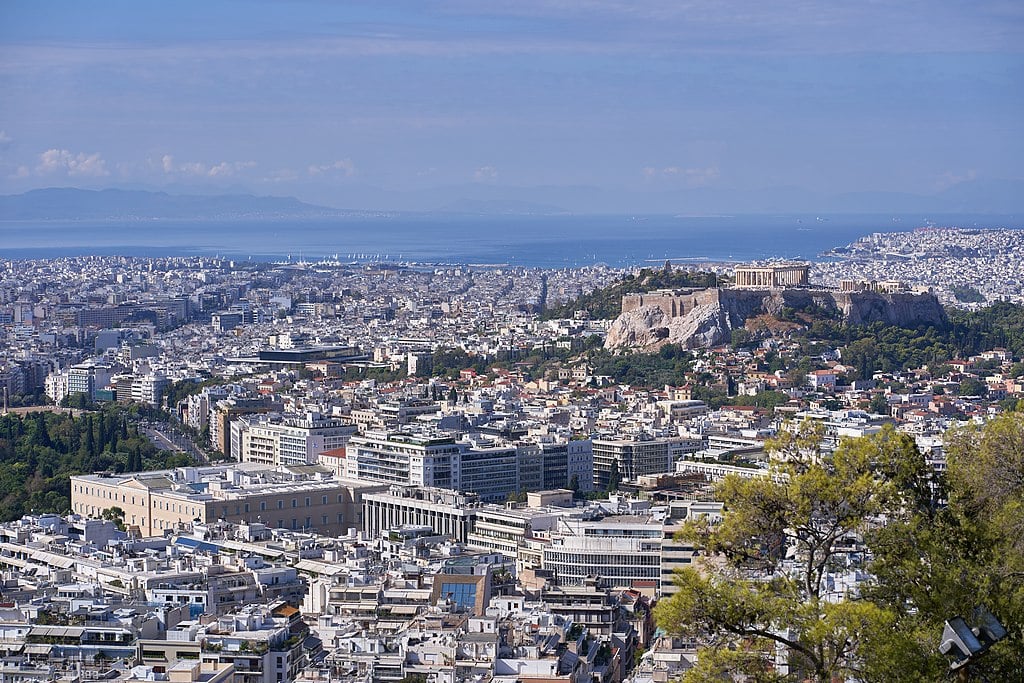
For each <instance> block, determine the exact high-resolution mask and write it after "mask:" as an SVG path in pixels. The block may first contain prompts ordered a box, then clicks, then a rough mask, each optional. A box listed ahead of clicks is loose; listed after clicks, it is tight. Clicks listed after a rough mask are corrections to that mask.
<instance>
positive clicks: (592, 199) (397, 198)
mask: <svg viewBox="0 0 1024 683" xmlns="http://www.w3.org/2000/svg"><path fill="white" fill-rule="evenodd" d="M288 189H289V190H290V191H294V192H296V193H299V194H303V195H304V196H309V194H308V193H306V192H303V188H301V187H294V188H288ZM312 196H314V197H316V198H317V199H318V200H319V201H320V202H323V203H324V204H321V205H317V204H309V203H306V202H303V201H300V200H298V199H295V198H294V197H267V196H256V195H250V194H219V195H203V194H170V193H167V192H154V191H148V190H121V189H107V190H83V189H76V188H48V189H40V190H31V191H29V192H25V193H24V194H18V195H6V196H0V220H147V219H177V220H204V219H205V220H211V219H224V220H231V219H242V218H245V219H260V218H266V219H270V218H275V219H280V218H334V217H345V216H363V215H367V214H371V213H372V214H376V213H380V212H388V213H393V212H415V213H434V214H468V215H506V216H507V215H547V216H551V215H559V214H567V213H573V214H602V213H603V214H627V215H628V214H681V215H691V216H693V215H735V214H770V213H784V214H816V213H818V214H828V213H833V214H893V215H912V214H916V215H918V216H920V217H922V218H928V217H930V216H936V215H940V214H998V215H1011V214H1017V215H1019V214H1022V213H1024V181H1022V180H971V181H965V182H961V183H958V184H956V185H953V186H952V187H949V188H947V189H945V190H943V191H941V192H938V193H936V194H933V195H920V194H912V193H903V192H850V193H844V194H832V195H827V194H821V193H815V192H811V191H808V190H805V189H802V188H795V187H775V188H765V189H761V190H748V191H739V190H724V189H718V188H690V189H678V190H671V191H670V190H662V191H646V192H642V191H625V190H624V191H616V192H611V191H608V190H605V189H602V188H598V187H592V186H582V185H576V186H568V185H567V186H535V187H510V186H498V185H493V184H486V183H470V184H465V185H451V186H443V187H437V188H433V189H430V190H409V191H397V190H385V189H382V188H378V187H372V186H365V185H359V186H357V185H350V186H336V187H334V188H332V189H331V190H330V192H329V193H326V192H325V193H323V194H321V193H317V192H315V191H314V192H313V194H312ZM325 204H331V205H333V206H327V205H325ZM338 206H349V207H352V208H348V209H343V208H337V207H338Z"/></svg>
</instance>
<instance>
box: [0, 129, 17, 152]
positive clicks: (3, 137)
mask: <svg viewBox="0 0 1024 683" xmlns="http://www.w3.org/2000/svg"><path fill="white" fill-rule="evenodd" d="M13 140H14V139H13V138H12V137H11V136H10V135H8V134H7V131H6V130H0V149H5V148H6V147H8V146H10V144H11V142H13Z"/></svg>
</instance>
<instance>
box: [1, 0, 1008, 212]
mask: <svg viewBox="0 0 1024 683" xmlns="http://www.w3.org/2000/svg"><path fill="white" fill-rule="evenodd" d="M0 93H2V94H0V193H15V192H21V191H24V190H27V189H31V188H36V187H49V186H79V187H94V188H99V187H130V188H146V189H159V188H163V189H168V190H171V191H198V192H215V191H245V192H253V193H258V194H278V195H293V196H298V197H300V198H302V199H306V200H309V201H315V202H319V203H327V204H331V205H335V206H353V207H355V206H364V207H370V208H431V206H430V204H431V202H432V201H436V202H437V203H438V204H443V203H444V202H445V201H448V200H450V199H453V198H457V197H462V196H466V197H469V196H473V197H502V196H515V197H519V198H526V199H531V200H537V201H541V200H547V201H550V202H551V203H555V204H557V203H558V200H559V197H562V196H565V197H570V196H581V195H579V193H578V192H577V190H578V189H579V188H581V187H583V188H589V189H591V190H598V191H600V193H601V194H602V195H603V196H604V197H605V198H607V200H608V203H607V206H609V207H611V208H621V209H623V210H641V209H643V203H644V201H645V200H644V198H645V197H650V196H654V195H658V196H663V195H666V194H672V193H686V192H690V193H693V192H702V193H704V195H706V196H713V197H715V198H716V201H718V202H720V203H721V204H723V205H728V204H729V201H730V198H733V197H740V196H748V195H749V194H750V193H752V192H759V191H764V190H768V191H772V189H773V188H789V189H788V190H787V191H792V192H795V193H797V194H798V195H799V196H810V195H814V194H837V193H843V192H906V193H916V194H924V195H929V194H934V193H938V192H942V191H944V190H947V189H948V188H950V187H952V186H955V185H956V184H957V183H962V182H964V181H979V182H981V181H995V180H998V179H1011V180H1021V179H1024V169H1022V164H1024V162H1022V160H1024V3H1021V2H1019V1H1018V0H1005V1H1004V0H998V1H986V0H980V1H975V2H952V1H947V0H930V1H923V0H922V1H900V0H890V1H876V0H862V1H860V2H852V1H851V2H826V1H820V2H818V1H812V0H790V1H785V0H783V1H774V2H773V1H770V0H760V1H750V2H715V1H713V0H697V1H688V0H674V1H669V0H648V1H643V0H634V1H632V2H630V1H626V0H622V1H619V0H573V1H571V2H569V1H561V0H537V1H530V0H509V1H495V2H486V1H481V0H452V1H450V2H424V1H420V2H389V3H383V2H365V3H363V2H328V1H326V0H324V1H306V2H302V1H290V2H259V1H249V2H218V1H216V0H206V1H205V2H188V1H180V0H179V1H176V2H174V3H148V2H137V1H132V2H114V1H104V2H99V3H82V2H47V1H45V0H34V1H33V2H16V1H14V0H2V2H0ZM523 188H532V190H535V191H526V190H523ZM559 188H563V189H561V190H560V189H559ZM565 188H568V189H565ZM560 192H561V194H560ZM574 192H577V194H576V195H574V194H573V193H574ZM800 193H803V194H800ZM566 201H572V200H569V199H567V200H566ZM580 201H583V200H580ZM655 203H656V202H655Z"/></svg>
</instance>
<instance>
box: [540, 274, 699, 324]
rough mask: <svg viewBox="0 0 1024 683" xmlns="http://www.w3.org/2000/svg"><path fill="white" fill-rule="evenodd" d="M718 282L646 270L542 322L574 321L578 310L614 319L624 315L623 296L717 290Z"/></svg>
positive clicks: (551, 312) (555, 310)
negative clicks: (682, 289)
mask: <svg viewBox="0 0 1024 683" xmlns="http://www.w3.org/2000/svg"><path fill="white" fill-rule="evenodd" d="M718 283H719V278H718V276H717V275H716V274H715V273H707V272H703V271H687V270H667V269H663V270H656V269H652V268H644V269H643V270H641V271H640V272H639V273H637V274H636V275H627V276H625V277H624V278H622V279H621V280H619V281H618V282H613V283H612V284H610V285H608V286H607V287H603V288H601V289H595V290H594V291H593V292H590V293H589V294H584V295H583V296H581V297H579V298H577V299H574V300H573V301H568V302H566V303H564V304H561V305H559V306H552V307H550V308H547V309H546V310H545V311H544V312H543V313H542V314H541V319H542V320H554V319H556V318H571V317H572V316H573V315H574V314H575V313H576V311H581V310H582V311H586V312H587V313H588V315H589V316H590V318H591V319H594V320H611V319H612V318H615V317H616V316H618V315H619V314H620V313H622V295H623V294H643V293H644V292H653V291H655V290H657V289H671V288H675V287H717V286H718Z"/></svg>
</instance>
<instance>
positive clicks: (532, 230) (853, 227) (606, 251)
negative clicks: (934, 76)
mask: <svg viewBox="0 0 1024 683" xmlns="http://www.w3.org/2000/svg"><path fill="white" fill-rule="evenodd" d="M929 227H961V228H1009V229H1021V228H1022V227H1024V220H1022V218H1021V217H1015V216H998V215H968V214H956V215H939V216H893V215H864V214H858V215H800V214H791V215H737V216H666V215H652V216H644V215H633V216H628V215H614V216H595V215H554V216H546V215H545V216H540V215H528V216H468V215H451V216H446V215H437V214H424V215H420V214H380V215H353V216H344V217H332V218H316V219H272V218H260V219H247V220H242V219H239V220H191V221H190V220H145V221H143V220H126V221H111V220H107V221H0V258H6V259H44V258H60V257H67V256H86V255H101V256H106V255H123V256H140V257H156V258H160V257H170V256H220V257H224V258H230V259H233V260H253V261H273V262H280V261H292V262H315V261H319V260H324V259H327V260H338V261H341V262H380V261H387V262H397V263H422V264H472V265H501V266H515V267H539V268H567V267H581V266H590V265H598V264H605V265H608V266H612V267H633V266H643V265H660V264H663V263H664V262H665V261H671V262H673V263H675V264H683V263H686V262H694V263H702V262H744V261H752V260H758V259H768V258H782V259H802V260H811V261H814V260H822V259H823V258H826V257H824V256H823V254H824V253H825V252H827V251H828V250H830V249H832V248H834V247H841V246H845V245H847V244H850V243H851V242H854V241H856V240H857V239H859V238H861V237H864V236H866V235H870V234H872V233H879V232H882V233H888V232H901V231H910V230H915V229H919V228H929Z"/></svg>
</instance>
